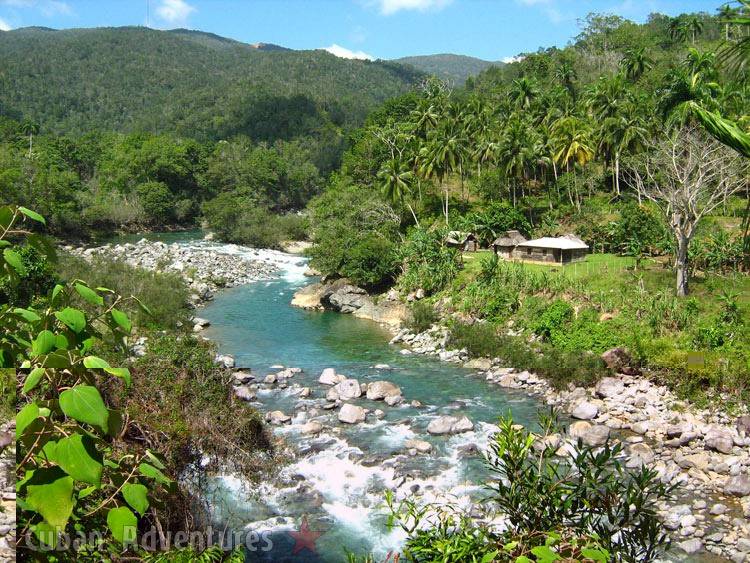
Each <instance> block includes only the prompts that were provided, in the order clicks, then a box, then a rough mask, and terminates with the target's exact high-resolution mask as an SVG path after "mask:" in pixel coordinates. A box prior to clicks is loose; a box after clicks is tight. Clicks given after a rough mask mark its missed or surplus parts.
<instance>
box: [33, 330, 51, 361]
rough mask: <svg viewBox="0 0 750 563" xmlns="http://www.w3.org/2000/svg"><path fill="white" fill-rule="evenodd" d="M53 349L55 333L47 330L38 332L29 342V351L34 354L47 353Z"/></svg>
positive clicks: (41, 354)
mask: <svg viewBox="0 0 750 563" xmlns="http://www.w3.org/2000/svg"><path fill="white" fill-rule="evenodd" d="M54 349H55V334H54V333H53V332H52V331H49V330H43V331H42V332H40V333H39V334H38V335H37V337H36V338H35V339H34V341H33V342H32V343H31V353H32V355H34V356H43V355H44V354H49V353H50V352H51V351H52V350H54Z"/></svg>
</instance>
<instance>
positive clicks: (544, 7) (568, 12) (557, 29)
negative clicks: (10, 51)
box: [0, 0, 723, 60]
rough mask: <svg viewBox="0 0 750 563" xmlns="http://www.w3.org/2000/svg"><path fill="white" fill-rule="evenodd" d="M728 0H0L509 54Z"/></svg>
mask: <svg viewBox="0 0 750 563" xmlns="http://www.w3.org/2000/svg"><path fill="white" fill-rule="evenodd" d="M722 2H723V0H0V29H3V30H7V29H13V28H17V27H23V26H29V25H40V26H47V27H54V28H69V27H99V26H121V25H145V24H146V13H147V6H148V13H149V19H148V24H149V25H150V26H151V27H154V28H160V29H171V28H175V27H188V28H191V29H200V30H203V31H210V32H213V33H217V34H219V35H223V36H226V37H231V38H233V39H237V40H240V41H244V42H247V43H256V42H265V43H277V44H279V45H284V46H286V47H291V48H294V49H317V48H333V50H334V51H337V54H340V55H344V56H352V55H358V56H362V57H364V56H369V57H375V58H385V59H391V58H397V57H401V56H406V55H424V54H432V53H446V52H448V53H458V54H463V55H471V56H475V57H480V58H483V59H489V60H502V59H505V58H508V57H512V56H513V55H516V54H518V53H520V52H524V51H532V50H536V49H537V48H538V47H540V46H543V47H548V46H552V45H558V46H562V45H565V44H566V43H567V42H568V40H569V39H570V38H571V37H574V36H575V35H576V34H577V33H578V30H579V28H578V24H577V20H578V19H580V18H583V17H584V16H585V15H586V14H587V13H589V12H608V13H615V14H618V15H621V16H624V17H627V18H630V19H633V20H636V21H643V20H644V19H645V18H646V17H647V15H648V14H649V13H651V12H661V13H665V14H670V15H676V14H679V13H682V12H690V11H708V12H711V13H713V12H714V11H715V10H716V8H717V7H718V6H719V5H720V4H721V3H722Z"/></svg>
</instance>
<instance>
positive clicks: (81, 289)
mask: <svg viewBox="0 0 750 563" xmlns="http://www.w3.org/2000/svg"><path fill="white" fill-rule="evenodd" d="M75 288H76V291H77V292H78V294H79V295H80V296H81V297H83V298H84V299H85V300H86V301H88V302H89V303H91V304H92V305H104V299H103V298H102V296H101V295H99V294H98V293H97V292H96V291H94V290H93V289H91V288H90V287H86V286H85V285H83V284H82V283H77V284H75Z"/></svg>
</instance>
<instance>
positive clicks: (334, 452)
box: [199, 255, 538, 561]
mask: <svg viewBox="0 0 750 563" xmlns="http://www.w3.org/2000/svg"><path fill="white" fill-rule="evenodd" d="M282 258H283V257H282ZM277 261H278V263H279V264H280V265H281V267H282V271H283V276H282V277H281V278H280V279H277V280H273V281H262V282H256V283H253V284H250V285H245V286H240V287H235V288H231V289H227V290H224V291H221V292H220V293H218V294H217V295H216V297H215V299H214V300H213V301H212V302H211V303H210V304H208V305H207V306H206V307H205V309H203V310H201V311H200V313H199V314H200V316H202V317H205V318H207V319H208V320H209V321H211V327H210V328H209V329H208V330H207V331H206V333H205V334H206V335H207V336H208V337H209V338H211V339H212V340H214V341H215V342H216V343H217V344H218V346H219V349H220V351H221V352H222V353H228V354H231V355H233V356H234V357H235V358H236V361H237V366H238V367H247V368H251V369H252V370H253V373H254V374H255V375H256V377H259V378H260V379H261V380H262V377H263V376H264V375H266V374H268V373H273V371H274V370H273V369H272V368H271V366H274V365H279V364H280V365H284V366H286V367H299V368H302V369H303V370H304V372H303V373H301V374H298V375H296V376H295V377H294V378H293V379H292V380H290V386H289V387H288V388H287V389H278V388H276V387H273V388H268V389H263V387H264V386H263V385H261V389H260V390H259V391H258V402H257V403H255V405H254V406H256V407H257V408H258V409H259V410H260V411H261V412H268V411H272V410H281V411H283V412H285V413H286V414H289V415H291V416H293V420H292V423H291V424H288V425H285V426H281V427H275V432H277V433H279V434H281V435H283V436H284V437H285V438H286V439H287V440H288V441H289V442H290V443H291V444H293V445H294V447H295V448H296V450H297V452H298V455H297V457H296V459H295V460H293V461H292V462H291V463H290V464H289V465H288V466H286V467H283V468H279V473H278V478H277V479H275V480H274V482H265V483H263V484H261V485H260V486H248V485H247V484H246V483H243V482H242V481H241V480H240V479H238V478H237V477H234V476H231V475H224V476H221V477H219V478H217V480H216V481H215V485H217V488H216V491H215V493H214V495H213V504H214V508H215V510H216V515H217V519H218V520H219V522H217V523H226V524H229V525H230V526H231V528H232V529H235V530H241V529H243V528H244V529H246V530H256V531H258V532H267V533H268V534H269V535H268V537H269V538H270V539H271V541H272V543H273V548H272V549H271V550H270V551H267V552H255V553H251V554H250V556H249V559H248V560H249V561H285V560H290V561H292V560H293V561H342V560H345V550H348V551H350V552H353V553H357V554H360V555H361V554H365V553H370V552H372V553H374V554H376V555H377V556H378V557H379V558H380V560H382V559H383V558H385V557H386V556H387V553H388V552H389V551H392V550H398V548H399V547H400V546H401V545H402V543H403V540H404V535H403V534H402V533H401V532H400V530H392V531H389V530H388V529H387V528H386V526H385V511H384V508H383V499H384V491H385V490H386V489H391V490H394V491H396V492H397V494H398V495H399V496H404V495H406V494H408V493H409V491H412V490H415V491H418V495H419V497H420V498H421V500H422V501H440V500H444V499H446V498H450V499H453V500H455V502H457V503H458V504H459V505H462V506H467V505H468V504H469V503H470V502H471V500H470V499H476V498H478V497H479V496H481V494H482V489H481V487H480V486H479V485H477V483H479V482H480V480H481V478H482V477H483V476H484V475H486V473H485V472H486V470H485V469H484V466H483V462H482V459H481V456H478V455H468V456H467V455H465V450H466V449H467V446H469V448H470V449H471V447H472V446H475V447H476V448H478V449H479V450H480V451H482V450H483V448H484V446H485V445H486V444H487V441H488V439H489V437H490V436H491V434H492V432H493V430H494V428H495V427H494V426H493V423H494V422H496V421H497V417H498V416H499V415H500V414H504V413H507V412H509V411H512V412H513V415H514V417H515V419H516V420H517V421H518V422H519V423H522V424H527V425H529V424H531V425H533V421H534V419H535V415H536V411H537V408H538V404H537V403H536V402H535V401H533V400H532V399H530V398H529V397H528V396H526V395H524V394H521V393H518V394H514V393H513V392H508V391H505V390H503V389H501V388H499V387H498V386H490V385H489V384H487V383H486V382H485V381H484V380H483V379H482V378H481V377H478V376H477V374H476V372H474V371H472V370H467V369H464V368H462V367H459V366H457V365H454V364H449V363H445V362H440V361H439V360H437V359H436V358H432V357H422V356H415V355H404V354H402V353H401V348H399V347H397V346H394V345H390V344H389V339H390V334H389V333H388V332H387V331H386V330H384V329H383V328H382V327H380V326H379V325H377V324H376V323H373V322H371V321H368V320H363V319H357V318H354V317H352V316H350V315H341V314H337V313H330V312H323V313H321V312H311V311H305V310H301V309H298V308H295V307H292V306H291V305H290V301H291V299H292V295H293V293H294V292H295V291H296V290H297V289H298V288H299V287H301V286H302V285H304V284H306V283H309V282H310V280H309V278H305V277H304V276H303V275H302V272H303V270H304V263H303V261H302V260H301V259H300V258H298V257H292V256H288V255H287V257H286V259H280V260H279V259H278V257H277ZM376 364H388V366H390V369H375V367H374V366H375V365H376ZM327 367H333V368H335V369H336V371H337V372H338V373H343V374H346V375H347V376H349V377H353V378H356V379H358V380H359V381H360V382H371V381H375V380H387V381H391V382H393V383H395V384H397V385H399V386H400V387H401V389H402V391H403V395H404V398H405V401H404V404H402V405H397V406H395V407H388V406H387V405H385V404H384V403H383V402H382V401H380V402H377V403H375V402H372V401H368V400H367V399H365V398H364V397H363V398H361V399H357V400H355V401H354V402H355V403H357V404H359V405H361V406H363V407H366V408H369V409H372V410H375V409H378V408H380V409H382V410H383V411H384V412H385V416H384V417H383V418H382V419H380V420H378V419H376V418H375V417H374V416H372V415H369V416H368V418H367V420H366V422H365V423H362V424H359V425H353V426H346V425H342V424H340V423H339V422H338V421H337V420H336V414H337V410H331V411H327V410H321V409H320V406H321V405H322V404H323V403H324V402H325V401H324V397H325V394H326V391H327V390H328V388H327V387H326V386H324V385H321V384H319V383H318V382H317V379H318V377H319V375H320V373H321V371H322V370H323V369H324V368H327ZM300 386H308V387H310V388H311V389H312V394H311V396H310V397H309V398H307V399H300V398H299V397H298V396H297V393H298V392H299V388H300ZM414 400H416V401H419V402H421V403H422V405H423V406H421V407H414V406H411V405H410V402H411V401H414ZM310 409H316V410H317V415H316V416H315V417H314V418H315V420H319V421H321V422H322V423H323V424H324V426H325V429H324V431H323V432H322V433H321V434H319V435H318V436H316V437H314V438H311V437H309V436H302V435H301V434H300V433H299V428H300V425H301V424H302V423H304V422H306V421H307V420H309V419H310V418H312V417H310V416H309V413H310ZM312 412H313V415H315V414H316V413H315V411H312ZM441 414H464V415H466V416H468V417H469V418H470V419H471V420H472V421H473V422H474V423H475V430H474V431H472V432H467V433H464V434H460V435H456V436H449V437H446V436H430V435H429V434H428V433H427V432H426V426H427V424H428V423H429V422H430V420H432V419H433V418H435V417H436V416H438V415H441ZM412 438H417V439H420V440H426V441H429V442H430V443H432V445H433V450H432V452H431V453H429V454H418V455H416V456H410V455H409V454H408V453H407V452H406V450H405V448H404V441H405V440H407V439H412ZM476 448H475V449H476ZM303 517H304V518H305V519H306V520H307V522H308V526H309V528H310V529H311V530H313V531H314V532H315V533H316V534H318V533H319V534H320V536H319V537H317V538H316V541H315V543H314V551H312V550H310V549H308V548H305V549H302V550H299V548H300V547H301V546H300V544H299V542H295V538H294V536H293V535H292V534H290V531H294V530H298V529H299V526H300V522H301V520H302V518H303ZM295 546H296V548H298V552H297V553H296V554H294V555H292V553H293V551H294V550H295Z"/></svg>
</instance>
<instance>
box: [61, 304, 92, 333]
mask: <svg viewBox="0 0 750 563" xmlns="http://www.w3.org/2000/svg"><path fill="white" fill-rule="evenodd" d="M55 317H57V320H59V321H60V322H61V323H63V324H64V325H65V326H67V327H68V328H69V329H70V330H72V331H73V332H81V331H82V330H83V329H84V328H86V316H85V315H84V314H83V312H82V311H79V310H78V309H73V307H65V309H63V310H62V311H58V312H56V313H55Z"/></svg>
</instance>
